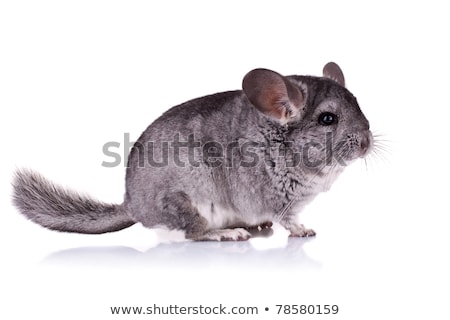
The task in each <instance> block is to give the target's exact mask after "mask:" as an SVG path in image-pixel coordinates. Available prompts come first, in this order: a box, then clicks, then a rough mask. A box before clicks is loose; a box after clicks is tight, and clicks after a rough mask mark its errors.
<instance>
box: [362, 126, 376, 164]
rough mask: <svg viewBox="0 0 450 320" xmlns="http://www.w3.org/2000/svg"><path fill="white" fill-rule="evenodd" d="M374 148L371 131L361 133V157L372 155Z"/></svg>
mask: <svg viewBox="0 0 450 320" xmlns="http://www.w3.org/2000/svg"><path fill="white" fill-rule="evenodd" d="M372 146H373V136H372V132H370V130H365V131H363V132H362V133H361V139H360V141H359V148H360V151H361V152H360V157H361V158H364V157H365V156H366V155H368V154H369V153H370V151H371V150H372Z"/></svg>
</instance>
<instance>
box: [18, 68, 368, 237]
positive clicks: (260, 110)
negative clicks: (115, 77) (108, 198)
mask: <svg viewBox="0 0 450 320" xmlns="http://www.w3.org/2000/svg"><path fill="white" fill-rule="evenodd" d="M372 147H373V137H372V133H371V131H370V130H369V122H368V121H367V119H366V117H365V116H364V115H363V113H362V112H361V110H360V108H359V105H358V103H357V100H356V98H355V97H354V96H353V95H352V93H350V91H348V90H347V89H346V88H345V80H344V75H343V73H342V71H341V69H340V67H339V66H338V65H337V64H335V63H333V62H330V63H328V64H326V65H325V67H324V69H323V77H314V76H297V75H293V76H282V75H280V74H278V73H276V72H274V71H271V70H267V69H255V70H252V71H250V72H249V73H248V74H247V75H246V76H245V77H244V79H243V82H242V90H237V91H228V92H222V93H217V94H213V95H209V96H205V97H202V98H198V99H194V100H191V101H188V102H185V103H183V104H181V105H178V106H175V107H173V108H171V109H169V110H168V111H167V112H165V113H164V114H163V115H162V116H161V117H159V118H158V119H156V120H155V121H154V122H153V123H152V124H151V125H150V126H149V127H148V128H147V129H146V130H145V131H144V132H143V133H142V135H141V136H140V138H139V139H138V140H137V141H136V143H135V144H134V146H133V148H132V149H131V152H130V155H129V157H128V165H127V169H126V192H125V196H124V201H123V203H122V204H105V203H102V202H99V201H97V200H94V199H92V198H90V197H87V196H82V195H80V194H78V193H76V192H73V191H71V190H68V189H65V188H63V187H61V186H57V185H55V184H53V183H51V182H50V181H48V180H47V179H45V178H43V177H42V176H41V175H39V174H37V173H35V172H33V171H31V170H18V171H17V172H16V174H15V177H14V180H13V190H14V191H13V203H14V204H15V206H16V207H17V208H18V209H19V211H20V212H21V213H22V214H24V215H25V216H26V217H27V218H29V219H30V220H32V221H34V222H36V223H38V224H40V225H42V226H44V227H46V228H49V229H52V230H58V231H65V232H78V233H91V234H92V233H94V234H96V233H105V232H112V231H117V230H121V229H123V228H127V227H129V226H131V225H133V224H135V223H137V222H140V223H142V224H143V225H144V226H145V227H148V228H159V227H164V228H167V229H170V230H182V231H184V232H185V236H186V239H192V240H218V241H221V240H246V239H248V238H249V237H250V236H251V234H250V232H249V229H251V228H252V227H255V226H264V227H270V226H271V223H272V221H274V222H278V223H280V224H281V225H282V226H283V227H285V228H286V229H287V230H289V231H290V234H291V236H294V237H305V236H313V235H315V232H314V231H313V230H311V229H306V228H305V227H304V226H303V225H302V224H300V223H299V221H298V220H299V219H298V214H299V213H300V212H301V211H302V209H303V208H304V207H305V205H306V204H308V203H309V202H310V201H311V200H312V199H313V198H314V197H315V196H316V195H317V194H318V193H320V192H323V191H326V190H328V189H329V187H330V186H331V184H332V183H333V181H334V180H335V179H336V178H337V176H338V175H339V174H340V173H341V172H342V171H343V169H344V168H345V167H346V166H347V165H348V164H350V163H351V162H353V161H354V160H356V159H357V158H362V157H365V156H366V155H367V154H369V152H370V151H371V149H372Z"/></svg>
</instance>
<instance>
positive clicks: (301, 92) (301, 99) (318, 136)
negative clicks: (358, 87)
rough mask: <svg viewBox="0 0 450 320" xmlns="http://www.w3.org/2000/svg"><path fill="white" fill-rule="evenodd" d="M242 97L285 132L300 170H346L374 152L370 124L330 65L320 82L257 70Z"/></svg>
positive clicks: (246, 82) (245, 84) (250, 75)
mask: <svg viewBox="0 0 450 320" xmlns="http://www.w3.org/2000/svg"><path fill="white" fill-rule="evenodd" d="M243 91H244V93H245V95H246V96H247V98H248V100H249V101H250V102H251V104H252V105H253V106H254V107H256V108H257V109H258V110H259V111H260V112H261V113H262V114H264V116H265V117H266V116H267V117H269V119H270V120H271V121H272V122H275V123H278V124H279V125H280V126H282V127H284V128H285V131H286V138H287V140H288V141H289V143H291V144H292V146H293V147H294V149H295V150H297V155H296V157H297V160H298V161H297V164H298V165H302V166H303V167H310V168H311V169H320V170H322V169H324V168H326V167H327V166H332V167H336V166H337V165H341V166H345V165H347V164H349V163H350V162H352V161H354V160H355V159H357V158H363V157H365V156H366V155H367V154H368V153H369V152H370V150H371V149H372V146H373V137H372V133H371V132H370V130H369V122H368V121H367V119H366V117H365V116H364V114H363V113H362V112H361V109H360V108H359V105H358V102H357V101H356V98H355V97H354V96H353V95H352V94H351V93H350V91H348V90H347V89H346V88H345V80H344V75H343V73H342V71H341V69H340V68H339V66H338V65H337V64H335V63H333V62H330V63H328V64H327V65H325V67H324V68H323V77H311V76H287V77H285V76H282V75H280V74H278V73H276V72H274V71H271V70H267V69H255V70H253V71H250V72H249V73H248V74H247V75H246V76H245V78H244V80H243Z"/></svg>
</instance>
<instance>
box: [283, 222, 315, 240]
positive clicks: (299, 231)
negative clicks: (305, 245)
mask: <svg viewBox="0 0 450 320" xmlns="http://www.w3.org/2000/svg"><path fill="white" fill-rule="evenodd" d="M289 231H290V232H291V234H290V235H289V236H290V237H301V238H306V237H314V236H315V235H316V232H315V231H314V230H313V229H306V228H305V226H304V225H302V224H298V225H293V226H291V227H290V228H289Z"/></svg>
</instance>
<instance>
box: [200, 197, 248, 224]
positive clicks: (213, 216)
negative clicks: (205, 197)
mask: <svg viewBox="0 0 450 320" xmlns="http://www.w3.org/2000/svg"><path fill="white" fill-rule="evenodd" d="M195 206H196V208H197V210H198V212H199V213H200V215H201V216H202V217H204V218H205V219H206V220H207V221H208V227H209V228H210V229H223V228H227V227H230V226H241V227H243V226H245V223H244V221H243V220H242V218H241V217H239V216H238V215H237V214H236V212H234V211H233V210H230V209H226V208H223V207H221V206H218V205H216V204H215V205H214V206H211V203H197V204H196V205H195Z"/></svg>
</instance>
